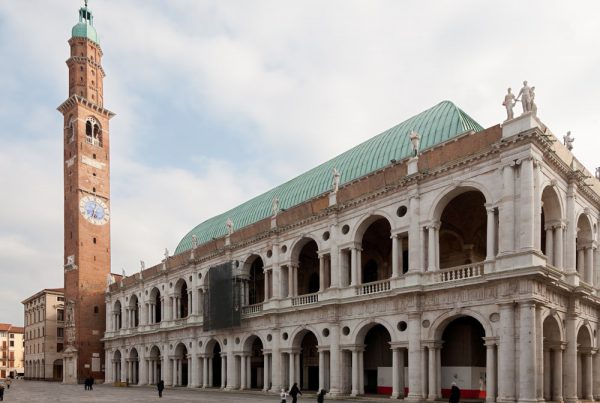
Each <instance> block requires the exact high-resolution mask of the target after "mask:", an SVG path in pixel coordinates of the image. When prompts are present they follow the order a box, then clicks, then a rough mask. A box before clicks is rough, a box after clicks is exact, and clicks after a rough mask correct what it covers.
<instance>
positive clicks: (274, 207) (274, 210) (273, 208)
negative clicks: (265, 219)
mask: <svg viewBox="0 0 600 403" xmlns="http://www.w3.org/2000/svg"><path fill="white" fill-rule="evenodd" d="M279 211H280V209H279V198H278V197H274V198H273V202H272V204H271V212H272V213H273V217H276V216H277V214H279Z"/></svg>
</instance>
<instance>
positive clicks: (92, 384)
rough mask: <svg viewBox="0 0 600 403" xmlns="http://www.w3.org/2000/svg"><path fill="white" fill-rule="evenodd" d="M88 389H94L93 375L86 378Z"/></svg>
mask: <svg viewBox="0 0 600 403" xmlns="http://www.w3.org/2000/svg"><path fill="white" fill-rule="evenodd" d="M88 389H89V390H94V377H93V376H92V375H90V377H89V378H88Z"/></svg>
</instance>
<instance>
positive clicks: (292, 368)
mask: <svg viewBox="0 0 600 403" xmlns="http://www.w3.org/2000/svg"><path fill="white" fill-rule="evenodd" d="M288 357H289V359H288V364H289V373H288V375H289V381H288V382H289V386H290V388H291V387H292V385H293V384H294V382H296V381H295V379H296V363H295V362H294V353H292V352H291V351H290V353H289V354H288Z"/></svg>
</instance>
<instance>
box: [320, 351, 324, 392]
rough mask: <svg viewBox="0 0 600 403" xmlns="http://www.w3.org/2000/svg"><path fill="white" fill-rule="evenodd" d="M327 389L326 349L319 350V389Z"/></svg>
mask: <svg viewBox="0 0 600 403" xmlns="http://www.w3.org/2000/svg"><path fill="white" fill-rule="evenodd" d="M321 389H325V351H321V350H319V391H321Z"/></svg>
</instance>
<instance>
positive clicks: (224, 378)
mask: <svg viewBox="0 0 600 403" xmlns="http://www.w3.org/2000/svg"><path fill="white" fill-rule="evenodd" d="M226 386H227V355H226V354H223V353H221V389H225V387H226Z"/></svg>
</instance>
